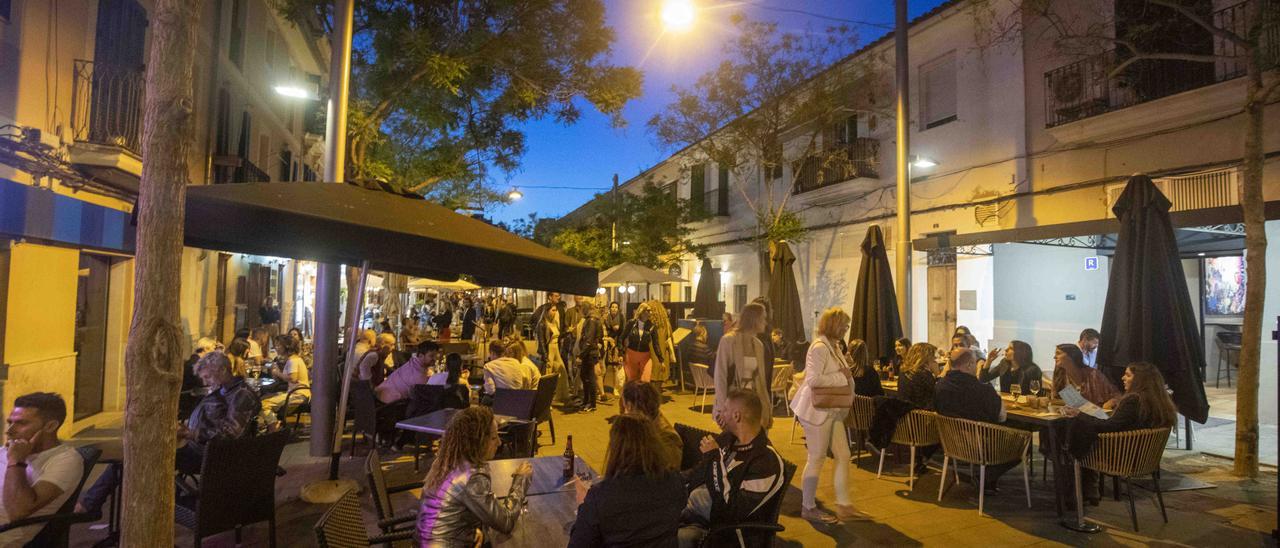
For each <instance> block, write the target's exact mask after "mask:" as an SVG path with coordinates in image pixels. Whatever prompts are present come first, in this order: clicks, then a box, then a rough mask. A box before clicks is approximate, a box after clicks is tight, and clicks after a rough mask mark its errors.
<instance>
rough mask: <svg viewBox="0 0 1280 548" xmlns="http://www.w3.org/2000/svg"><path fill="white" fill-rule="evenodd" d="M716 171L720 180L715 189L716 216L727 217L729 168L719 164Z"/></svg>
mask: <svg viewBox="0 0 1280 548" xmlns="http://www.w3.org/2000/svg"><path fill="white" fill-rule="evenodd" d="M717 171H718V172H719V175H720V179H719V181H717V182H718V183H719V186H717V187H716V215H721V216H728V215H729V166H726V165H724V164H720V165H719V166H718V169H717Z"/></svg>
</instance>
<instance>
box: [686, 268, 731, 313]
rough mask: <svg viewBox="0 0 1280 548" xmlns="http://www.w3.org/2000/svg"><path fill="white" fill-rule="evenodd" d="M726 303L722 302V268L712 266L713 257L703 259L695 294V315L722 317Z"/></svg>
mask: <svg viewBox="0 0 1280 548" xmlns="http://www.w3.org/2000/svg"><path fill="white" fill-rule="evenodd" d="M723 309H724V303H721V302H720V269H719V268H715V267H713V266H711V259H703V260H702V268H701V270H699V274H698V288H697V291H695V292H694V295H693V317H695V318H700V319H704V320H705V319H716V320H719V319H720V315H721V314H723V313H724V312H723Z"/></svg>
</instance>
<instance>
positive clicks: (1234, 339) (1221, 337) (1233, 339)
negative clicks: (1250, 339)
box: [1214, 331, 1244, 344]
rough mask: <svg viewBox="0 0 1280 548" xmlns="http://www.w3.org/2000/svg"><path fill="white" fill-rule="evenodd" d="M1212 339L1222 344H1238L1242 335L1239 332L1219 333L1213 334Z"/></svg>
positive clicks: (1242, 337)
mask: <svg viewBox="0 0 1280 548" xmlns="http://www.w3.org/2000/svg"><path fill="white" fill-rule="evenodd" d="M1214 339H1217V341H1218V342H1219V343H1223V344H1240V342H1241V341H1242V340H1243V339H1244V334H1243V333H1241V332H1239V331H1219V332H1217V333H1215V334H1214Z"/></svg>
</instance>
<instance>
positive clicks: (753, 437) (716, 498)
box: [680, 389, 786, 547]
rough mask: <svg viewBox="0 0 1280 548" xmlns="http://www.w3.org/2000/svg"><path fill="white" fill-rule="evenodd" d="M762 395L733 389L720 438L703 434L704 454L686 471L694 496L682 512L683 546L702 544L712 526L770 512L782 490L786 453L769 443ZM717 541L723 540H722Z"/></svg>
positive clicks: (761, 517)
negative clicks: (763, 421) (683, 524)
mask: <svg viewBox="0 0 1280 548" xmlns="http://www.w3.org/2000/svg"><path fill="white" fill-rule="evenodd" d="M763 414H764V404H763V403H761V400H760V396H758V395H757V394H756V393H755V392H752V391H749V390H741V389H737V390H733V391H732V392H730V393H729V394H728V397H727V398H726V399H725V407H724V411H723V412H721V414H720V417H719V423H720V426H721V427H722V428H724V430H725V432H724V433H723V434H721V435H720V436H719V439H716V438H712V437H711V436H706V437H704V438H702V440H701V442H700V444H699V449H700V450H701V451H702V460H701V461H700V462H699V463H698V464H697V465H696V466H694V467H693V468H692V469H690V470H686V471H684V472H682V475H683V476H684V479H685V486H686V488H687V489H689V501H688V503H687V505H686V506H685V509H684V512H683V513H682V514H681V520H682V522H683V523H685V524H686V525H685V526H683V527H681V528H680V546H682V547H687V546H697V545H698V544H699V543H700V542H701V541H702V539H703V538H704V537H706V535H707V528H708V527H709V526H710V525H712V524H714V525H716V526H724V525H734V524H738V523H744V522H750V521H763V520H765V519H768V518H771V517H772V516H769V515H768V514H767V510H766V508H767V507H768V506H769V504H770V503H772V502H775V501H774V497H780V496H782V491H783V489H784V488H785V487H786V486H785V485H784V484H783V475H782V470H783V462H782V457H781V456H780V455H778V452H777V451H776V450H774V448H773V446H772V445H770V444H769V437H768V435H767V433H766V431H765V429H764V426H763V424H762V423H761V421H762V418H763V417H762V415H763ZM717 545H718V544H717Z"/></svg>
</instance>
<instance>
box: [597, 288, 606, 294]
mask: <svg viewBox="0 0 1280 548" xmlns="http://www.w3.org/2000/svg"><path fill="white" fill-rule="evenodd" d="M596 293H597V294H599V295H604V288H603V287H597V288H596Z"/></svg>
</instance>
